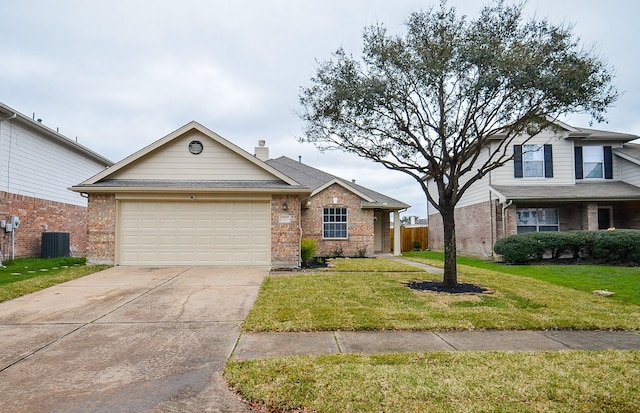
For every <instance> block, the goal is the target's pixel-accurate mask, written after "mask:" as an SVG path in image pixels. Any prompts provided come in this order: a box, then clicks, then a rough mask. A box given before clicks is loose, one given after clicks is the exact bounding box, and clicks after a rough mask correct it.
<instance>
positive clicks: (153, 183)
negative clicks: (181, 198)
mask: <svg viewBox="0 0 640 413" xmlns="http://www.w3.org/2000/svg"><path fill="white" fill-rule="evenodd" d="M83 186H86V187H88V188H95V187H101V188H185V189H234V188H238V189H307V188H305V187H302V186H292V185H289V184H288V183H286V182H283V181H280V180H273V181H177V180H176V181H171V180H144V179H105V180H102V181H100V182H98V183H95V184H91V185H77V186H75V187H76V188H82V187H83Z"/></svg>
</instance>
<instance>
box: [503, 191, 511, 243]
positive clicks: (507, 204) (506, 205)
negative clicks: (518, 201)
mask: <svg viewBox="0 0 640 413" xmlns="http://www.w3.org/2000/svg"><path fill="white" fill-rule="evenodd" d="M511 204H513V199H510V200H509V202H507V203H506V204H503V206H502V238H505V237H506V236H507V227H506V225H507V217H506V216H505V214H504V211H505V210H506V209H507V208H509V207H510V206H511Z"/></svg>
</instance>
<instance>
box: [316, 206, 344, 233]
mask: <svg viewBox="0 0 640 413" xmlns="http://www.w3.org/2000/svg"><path fill="white" fill-rule="evenodd" d="M347 235H348V233H347V208H344V207H330V208H324V210H323V213H322V238H325V239H347Z"/></svg>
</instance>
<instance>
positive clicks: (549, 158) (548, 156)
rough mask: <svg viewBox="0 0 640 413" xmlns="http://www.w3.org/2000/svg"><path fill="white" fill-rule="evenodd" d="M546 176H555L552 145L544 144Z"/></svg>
mask: <svg viewBox="0 0 640 413" xmlns="http://www.w3.org/2000/svg"><path fill="white" fill-rule="evenodd" d="M544 177H545V178H553V151H552V150H551V145H544Z"/></svg>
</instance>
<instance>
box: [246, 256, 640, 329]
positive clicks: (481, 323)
mask: <svg viewBox="0 0 640 413" xmlns="http://www.w3.org/2000/svg"><path fill="white" fill-rule="evenodd" d="M397 264H398V263H396V262H393V261H390V260H385V259H380V258H378V259H371V260H368V262H367V260H355V259H352V260H336V261H335V265H336V267H335V268H334V269H333V270H332V271H320V272H312V273H302V274H296V275H285V276H270V277H267V278H266V279H265V281H264V283H263V285H262V289H261V291H260V294H259V296H258V299H257V301H256V303H255V305H254V306H253V308H252V309H251V311H250V313H249V316H248V317H247V318H246V319H245V322H244V324H243V328H244V329H245V330H246V331H254V332H256V331H332V330H473V329H496V330H523V329H534V330H545V329H577V330H609V329H628V330H637V329H640V306H637V305H631V304H625V303H621V302H617V301H613V300H611V298H605V297H598V296H594V295H593V294H591V292H584V291H577V290H576V289H573V288H568V287H564V286H560V285H555V284H552V283H549V282H545V281H542V280H538V279H534V278H530V277H523V276H520V275H513V274H507V273H504V272H497V271H494V270H489V269H481V268H473V267H468V266H465V265H460V266H459V281H460V282H465V283H472V284H478V285H481V286H484V287H489V288H491V289H494V290H495V293H494V294H482V295H450V294H446V293H432V292H421V291H414V290H411V289H409V288H408V287H406V285H405V284H406V283H407V282H410V281H420V280H431V279H440V277H441V276H439V275H434V274H428V273H425V272H419V270H417V269H413V271H415V272H405V271H408V269H407V268H406V267H405V266H402V267H398V266H397ZM385 265H387V266H385ZM371 266H375V268H376V270H375V272H370V271H369V268H370V267H371ZM357 267H360V271H361V272H358V271H357V269H358V268H357Z"/></svg>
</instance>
